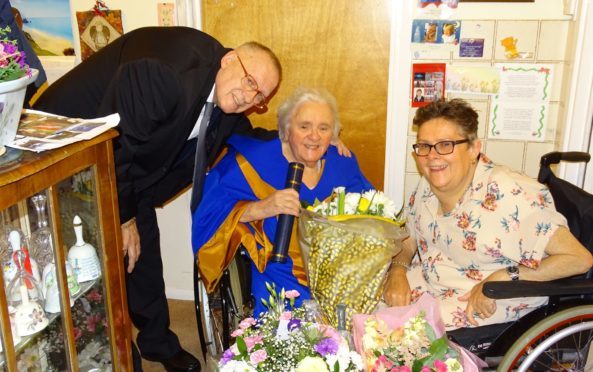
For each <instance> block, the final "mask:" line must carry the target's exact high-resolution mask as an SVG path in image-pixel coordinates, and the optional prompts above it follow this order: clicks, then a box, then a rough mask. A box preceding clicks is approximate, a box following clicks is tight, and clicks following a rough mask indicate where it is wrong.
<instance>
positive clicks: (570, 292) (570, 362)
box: [194, 152, 593, 371]
mask: <svg viewBox="0 0 593 372" xmlns="http://www.w3.org/2000/svg"><path fill="white" fill-rule="evenodd" d="M589 160H590V155H589V154H587V153H580V152H567V153H559V152H553V153H549V154H546V155H544V156H542V158H541V161H540V171H539V175H538V181H539V182H540V183H543V184H546V185H547V186H548V187H549V188H550V192H551V194H552V197H553V199H554V203H555V205H556V209H557V210H558V211H559V212H560V213H562V214H563V215H564V216H565V217H566V219H567V221H568V225H569V228H570V230H571V232H572V233H573V235H575V237H576V238H577V239H578V240H579V241H580V242H581V243H582V244H583V245H584V246H585V247H587V248H588V249H589V250H590V251H592V252H593V195H591V194H588V193H587V192H585V191H584V190H582V189H580V188H578V187H576V186H574V185H572V184H571V183H569V182H566V181H564V180H562V179H559V178H557V177H556V176H555V175H554V173H553V172H552V170H551V168H550V166H551V165H553V164H558V163H559V162H560V161H569V162H588V161H589ZM239 252H241V254H237V255H236V256H235V258H234V260H233V262H232V264H231V265H230V266H229V268H227V270H225V272H224V274H223V276H222V278H221V280H220V283H219V284H218V286H217V288H216V289H215V291H214V292H213V293H211V294H207V293H206V291H205V288H204V285H203V284H202V282H201V280H200V278H199V273H198V270H197V265H194V295H195V304H196V320H197V323H198V336H199V338H200V343H201V345H202V352H203V354H204V357H207V356H212V357H215V358H216V357H218V356H219V355H220V354H221V353H222V352H223V351H224V350H225V349H227V348H228V347H229V346H230V341H231V337H230V333H231V332H232V330H233V329H235V328H236V327H237V324H238V322H239V321H240V320H241V319H243V318H245V317H248V316H251V315H252V313H251V311H252V309H253V299H252V298H251V295H250V288H251V284H250V273H251V271H250V270H251V263H250V262H249V258H248V256H247V254H246V253H245V252H244V251H243V250H239ZM483 291H484V294H485V295H487V296H488V297H490V298H495V299H503V298H514V297H533V296H548V297H549V302H548V304H547V305H546V306H543V307H541V308H539V309H536V310H535V311H533V312H531V313H529V314H527V315H526V316H524V317H523V318H521V319H519V320H517V321H515V322H511V323H504V324H493V325H489V326H483V327H478V328H462V329H458V330H455V331H451V332H447V334H448V335H449V338H450V339H452V340H453V341H455V342H457V343H458V344H460V345H462V346H464V347H465V348H466V349H468V350H470V351H471V352H473V353H474V354H476V355H478V356H479V357H480V358H482V359H483V360H485V361H486V362H487V363H488V370H498V371H511V370H512V371H514V370H518V371H589V370H590V371H593V268H592V269H591V270H590V271H589V272H588V273H587V274H586V275H584V276H581V277H578V278H567V279H559V280H555V281H550V282H531V281H525V280H519V281H513V282H490V283H486V284H485V285H484V290H483Z"/></svg>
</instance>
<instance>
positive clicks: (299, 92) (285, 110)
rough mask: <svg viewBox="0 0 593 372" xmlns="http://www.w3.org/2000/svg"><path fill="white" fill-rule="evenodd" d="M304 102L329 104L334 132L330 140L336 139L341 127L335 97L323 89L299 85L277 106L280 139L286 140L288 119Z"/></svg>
mask: <svg viewBox="0 0 593 372" xmlns="http://www.w3.org/2000/svg"><path fill="white" fill-rule="evenodd" d="M305 102H316V103H325V104H326V105H328V106H329V108H330V110H331V112H332V116H333V118H334V122H333V124H334V133H333V135H332V141H334V140H336V139H337V138H338V135H339V134H340V129H341V127H342V125H341V123H340V115H339V114H338V104H337V103H336V99H335V98H334V96H332V95H331V94H330V93H329V92H328V91H326V90H325V89H316V88H306V87H299V88H297V89H295V91H294V93H293V94H292V95H291V96H290V97H288V98H287V99H286V100H284V102H282V104H281V105H280V107H278V113H277V118H278V135H279V136H280V139H281V140H282V141H286V139H287V135H288V133H287V132H288V126H289V125H290V119H291V118H292V116H293V115H294V113H295V112H296V111H297V109H298V108H299V107H300V106H301V105H302V104H303V103H305Z"/></svg>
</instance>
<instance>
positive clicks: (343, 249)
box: [298, 187, 408, 329]
mask: <svg viewBox="0 0 593 372" xmlns="http://www.w3.org/2000/svg"><path fill="white" fill-rule="evenodd" d="M397 217H398V213H397V209H396V208H395V205H394V203H393V201H391V200H390V199H389V198H387V197H386V196H385V195H384V194H383V193H382V192H380V191H376V190H371V191H367V192H365V193H362V194H359V193H345V192H344V188H343V187H338V188H335V189H334V192H333V193H332V196H331V197H330V198H329V199H328V200H326V201H324V202H322V203H317V204H316V205H315V206H313V207H309V208H308V209H307V210H305V211H303V212H302V213H301V216H300V218H299V228H298V234H299V243H300V247H301V253H302V257H303V261H304V263H305V268H306V270H307V277H308V281H309V288H310V290H311V294H312V296H313V297H314V298H315V299H316V300H317V302H318V303H319V305H320V307H321V310H322V312H323V315H324V317H325V320H326V321H327V322H328V324H331V325H332V326H334V327H337V316H336V308H337V305H338V304H344V305H346V327H347V329H350V326H351V317H352V314H354V313H371V312H372V311H373V310H374V309H375V307H376V306H377V304H378V303H379V301H380V299H381V296H382V293H383V284H384V279H385V274H386V272H387V270H388V269H389V265H390V263H391V258H392V257H393V256H394V255H396V254H397V253H399V251H400V250H401V241H402V240H403V239H404V238H405V237H407V236H408V233H407V232H406V231H405V229H404V228H403V227H402V225H403V222H402V221H400V220H398V218H397Z"/></svg>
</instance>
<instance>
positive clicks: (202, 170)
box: [189, 102, 214, 213]
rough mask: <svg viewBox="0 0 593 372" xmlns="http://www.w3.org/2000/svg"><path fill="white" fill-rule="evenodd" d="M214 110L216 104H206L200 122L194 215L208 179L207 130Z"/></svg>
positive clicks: (195, 168) (192, 200)
mask: <svg viewBox="0 0 593 372" xmlns="http://www.w3.org/2000/svg"><path fill="white" fill-rule="evenodd" d="M213 108H214V103H212V102H206V105H205V106H204V115H203V116H202V121H201V122H200V129H199V132H198V143H197V145H196V161H195V165H194V177H193V185H192V192H191V201H190V203H189V206H190V210H191V211H192V213H193V211H195V210H196V207H197V206H198V203H199V202H200V199H202V188H203V187H204V180H205V179H206V166H207V163H208V155H207V154H206V129H207V128H208V122H209V121H210V116H211V115H212V109H213Z"/></svg>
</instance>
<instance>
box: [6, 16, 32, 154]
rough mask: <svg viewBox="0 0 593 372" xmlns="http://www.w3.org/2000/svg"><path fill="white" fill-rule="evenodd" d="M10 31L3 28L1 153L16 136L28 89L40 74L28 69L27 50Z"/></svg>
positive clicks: (7, 28)
mask: <svg viewBox="0 0 593 372" xmlns="http://www.w3.org/2000/svg"><path fill="white" fill-rule="evenodd" d="M9 34H10V27H9V26H6V27H4V28H0V155H1V154H3V153H4V152H5V151H6V150H5V148H4V145H6V144H9V143H10V142H12V140H13V139H14V137H15V136H16V131H17V128H18V122H19V118H20V116H21V110H22V108H23V101H24V100H25V89H26V88H27V85H29V84H30V83H32V82H34V81H35V79H36V78H37V75H38V73H39V71H37V70H35V69H31V68H29V65H27V62H26V56H25V53H24V52H23V51H22V50H19V47H18V44H17V42H16V41H15V40H11V39H10V38H9V36H8V35H9Z"/></svg>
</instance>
